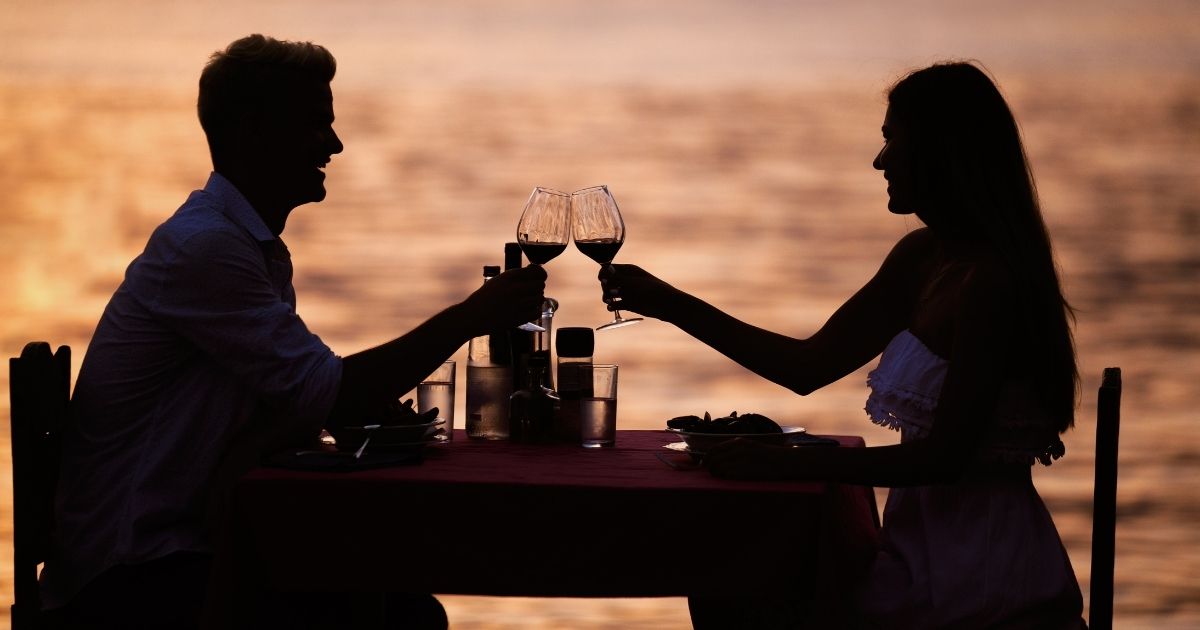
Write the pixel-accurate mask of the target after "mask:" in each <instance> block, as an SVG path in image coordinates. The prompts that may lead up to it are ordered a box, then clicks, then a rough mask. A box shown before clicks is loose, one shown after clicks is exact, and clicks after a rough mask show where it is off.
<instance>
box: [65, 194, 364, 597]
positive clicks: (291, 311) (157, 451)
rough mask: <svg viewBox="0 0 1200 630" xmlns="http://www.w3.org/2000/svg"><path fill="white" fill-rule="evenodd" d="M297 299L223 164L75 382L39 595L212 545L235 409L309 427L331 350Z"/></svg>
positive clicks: (329, 373) (137, 266)
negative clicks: (210, 521)
mask: <svg viewBox="0 0 1200 630" xmlns="http://www.w3.org/2000/svg"><path fill="white" fill-rule="evenodd" d="M295 307H296V293H295V290H294V288H293V287H292V263H291V257H290V255H289V254H288V250H287V247H286V246H285V245H284V244H283V242H282V241H281V240H279V239H278V238H277V237H276V236H275V235H274V234H272V233H271V231H270V230H269V229H267V226H266V224H265V223H263V220H262V218H261V217H260V216H259V215H258V213H257V212H255V210H254V208H252V207H251V206H250V203H249V202H248V201H247V200H246V198H245V197H243V196H242V194H241V193H240V192H238V190H237V189H236V188H235V187H234V186H233V184H231V183H230V182H229V181H228V180H226V179H225V178H224V177H222V176H221V175H219V174H217V173H213V174H212V175H211V176H210V177H209V180H208V183H207V184H206V185H205V187H204V190H198V191H196V192H193V193H192V194H191V196H190V197H189V198H188V200H187V201H186V202H185V203H184V204H183V206H181V207H180V208H179V210H177V211H176V212H175V214H174V215H173V216H171V218H169V219H168V220H167V221H165V222H164V223H163V224H162V225H160V226H159V227H158V228H157V229H156V230H155V231H154V233H153V235H151V237H150V240H149V242H148V243H147V244H146V249H145V251H144V252H142V254H141V255H139V256H138V257H137V258H135V259H134V261H133V262H132V263H131V264H130V266H129V268H128V269H127V270H126V273H125V280H124V282H122V283H121V286H120V287H119V288H118V289H117V291H116V293H115V294H113V297H112V299H111V300H110V301H109V303H108V306H107V307H106V308H105V310H104V314H103V316H102V317H101V319H100V323H99V325H98V326H97V328H96V333H95V335H94V336H93V338H92V341H91V344H90V345H89V346H88V351H87V354H86V356H85V357H84V360H83V365H82V367H81V368H80V372H79V378H78V380H77V382H76V386H75V392H74V395H73V398H72V401H71V421H70V426H68V427H66V428H65V430H64V431H63V468H62V473H61V479H60V481H59V490H58V505H57V510H56V518H57V522H56V532H55V540H56V544H57V557H56V558H54V559H52V560H51V562H49V563H48V564H47V568H46V570H45V571H44V572H43V575H42V581H43V595H44V597H45V603H46V605H47V606H48V607H57V606H60V605H62V604H64V603H66V602H67V601H68V600H69V599H70V598H71V597H73V596H74V595H75V594H76V593H77V592H78V591H79V590H80V589H81V588H82V587H83V586H84V585H86V584H87V582H89V581H90V580H91V579H93V578H94V577H96V576H97V575H99V574H100V573H101V572H103V571H104V570H106V569H108V568H110V567H113V566H116V565H118V564H136V563H141V562H146V561H149V560H153V559H155V558H160V557H162V556H165V555H167V554H169V553H172V552H175V551H210V547H209V545H210V543H211V541H210V539H209V535H208V532H207V530H206V527H205V518H206V514H205V513H206V510H207V508H208V505H209V499H210V497H209V492H210V489H211V485H212V479H213V476H214V471H215V470H216V469H217V466H218V463H219V462H220V460H221V457H222V455H223V454H224V453H225V452H226V450H227V448H228V447H229V445H230V441H231V439H232V437H233V435H234V433H235V432H236V431H237V430H238V429H240V428H241V427H242V425H244V424H245V423H246V422H248V421H252V420H253V419H258V418H261V417H264V416H268V415H269V416H272V417H280V418H286V419H287V421H288V422H294V423H296V426H304V427H313V428H314V429H315V428H316V427H319V426H320V425H321V423H322V422H323V421H324V419H325V418H326V417H327V416H328V415H329V413H330V411H331V409H332V408H333V404H334V399H335V398H336V397H337V392H338V388H339V386H340V383H341V376H342V363H341V359H340V358H338V357H337V356H335V355H334V353H333V352H332V351H331V350H330V349H329V347H328V346H326V345H325V344H324V343H323V342H322V341H321V340H320V338H318V337H317V336H316V335H314V334H313V333H312V332H310V331H309V330H308V328H307V327H306V326H305V325H304V322H303V321H301V320H300V317H299V316H298V315H296V310H295Z"/></svg>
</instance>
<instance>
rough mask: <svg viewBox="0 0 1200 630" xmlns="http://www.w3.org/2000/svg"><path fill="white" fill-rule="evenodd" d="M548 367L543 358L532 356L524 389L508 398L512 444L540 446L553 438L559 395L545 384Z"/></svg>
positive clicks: (526, 373)
mask: <svg viewBox="0 0 1200 630" xmlns="http://www.w3.org/2000/svg"><path fill="white" fill-rule="evenodd" d="M549 367H550V365H549V362H548V361H546V360H545V359H544V358H543V357H542V356H541V355H537V354H533V355H530V357H529V368H528V369H527V370H526V372H525V375H524V378H522V381H523V383H522V386H521V388H520V389H518V390H517V391H515V392H513V394H512V396H511V397H510V398H509V415H508V426H509V437H510V439H512V440H513V441H516V442H528V443H533V444H538V443H545V442H550V441H553V439H554V416H555V414H556V413H557V412H558V405H559V396H558V393H557V392H555V391H554V390H553V389H550V388H549V387H546V386H545V385H542V383H543V382H544V379H545V373H546V371H547V370H548V369H549Z"/></svg>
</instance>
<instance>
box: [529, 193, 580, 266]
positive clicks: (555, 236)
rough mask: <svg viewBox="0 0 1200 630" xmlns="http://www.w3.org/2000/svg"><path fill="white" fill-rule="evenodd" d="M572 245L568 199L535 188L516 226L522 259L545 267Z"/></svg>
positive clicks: (564, 194) (569, 198)
mask: <svg viewBox="0 0 1200 630" xmlns="http://www.w3.org/2000/svg"><path fill="white" fill-rule="evenodd" d="M570 241H571V195H568V194H567V193H564V192H559V191H557V190H551V189H549V188H542V187H538V188H534V189H533V193H532V194H531V195H529V201H527V202H525V210H524V211H522V212H521V220H520V221H518V222H517V243H518V244H520V246H521V251H523V252H525V257H526V258H528V259H529V262H531V263H533V264H535V265H544V264H546V263H548V262H550V261H551V260H553V259H554V257H555V256H558V255H559V254H561V253H563V250H565V249H566V248H567V244H568V243H569V242H570Z"/></svg>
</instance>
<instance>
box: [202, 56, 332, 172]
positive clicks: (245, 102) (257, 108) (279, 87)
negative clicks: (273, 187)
mask: <svg viewBox="0 0 1200 630" xmlns="http://www.w3.org/2000/svg"><path fill="white" fill-rule="evenodd" d="M336 71H337V61H336V60H335V59H334V58H333V55H331V54H330V53H329V51H328V50H326V49H325V48H324V47H322V46H318V45H317V44H314V43H312V42H290V41H281V40H278V39H274V38H271V37H267V36H265V35H259V34H254V35H250V36H247V37H243V38H241V39H239V40H237V41H235V42H233V43H232V44H230V45H229V46H228V47H227V48H226V49H225V50H220V51H217V52H215V53H213V55H212V57H210V58H209V60H208V64H207V65H206V66H205V67H204V71H203V72H201V73H200V97H199V98H198V99H197V102H196V109H197V112H198V113H199V115H200V126H201V127H203V128H204V134H205V136H207V137H208V146H209V150H210V151H211V152H212V153H213V158H214V160H215V159H216V157H217V154H218V153H220V152H221V149H222V148H223V147H224V146H225V145H226V144H227V143H228V141H229V139H230V134H231V133H237V130H238V129H239V128H240V127H241V124H242V123H243V122H244V121H247V120H255V119H257V118H258V117H259V116H261V115H263V114H269V113H270V112H272V111H278V110H279V108H280V107H285V106H286V103H287V101H288V100H289V99H290V98H294V97H295V95H296V93H297V91H298V90H299V89H303V88H304V87H305V86H309V85H313V84H328V83H329V82H330V81H332V80H333V75H334V73H335V72H336Z"/></svg>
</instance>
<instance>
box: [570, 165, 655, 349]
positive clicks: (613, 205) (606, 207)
mask: <svg viewBox="0 0 1200 630" xmlns="http://www.w3.org/2000/svg"><path fill="white" fill-rule="evenodd" d="M571 214H572V215H574V217H573V218H572V220H571V233H572V236H573V237H574V239H575V247H577V248H579V251H580V252H582V253H583V255H584V256H587V257H588V258H591V259H592V260H594V261H596V262H597V263H599V264H600V265H601V266H603V265H607V264H609V263H611V262H612V260H613V258H615V257H616V256H617V251H619V250H620V249H621V245H622V244H623V243H624V242H625V221H624V219H622V218H621V210H620V209H619V208H617V200H616V199H613V196H612V193H610V192H608V186H593V187H591V188H584V189H583V190H577V191H575V192H574V193H572V194H571ZM640 321H642V318H641V317H621V311H620V310H617V309H614V310H613V320H612V321H611V322H609V323H607V324H604V325H603V326H598V327H597V328H596V330H608V329H609V328H620V327H622V326H628V325H630V324H636V323H638V322H640Z"/></svg>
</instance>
